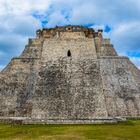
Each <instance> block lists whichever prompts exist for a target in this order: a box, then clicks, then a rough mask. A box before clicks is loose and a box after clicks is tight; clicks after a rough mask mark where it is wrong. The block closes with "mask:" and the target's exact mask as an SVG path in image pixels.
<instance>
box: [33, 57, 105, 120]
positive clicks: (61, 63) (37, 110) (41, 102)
mask: <svg viewBox="0 0 140 140" xmlns="http://www.w3.org/2000/svg"><path fill="white" fill-rule="evenodd" d="M106 116H107V111H106V107H105V100H104V95H103V91H102V82H101V77H100V71H99V64H98V63H97V61H96V60H94V59H84V60H78V61H74V60H73V59H72V58H68V57H64V58H61V59H59V60H56V61H49V62H46V65H43V66H42V67H41V69H40V72H39V76H38V82H37V85H36V91H35V97H34V99H33V110H32V117H33V118H38V119H40V118H46V119H60V120H61V119H92V118H95V117H106Z"/></svg>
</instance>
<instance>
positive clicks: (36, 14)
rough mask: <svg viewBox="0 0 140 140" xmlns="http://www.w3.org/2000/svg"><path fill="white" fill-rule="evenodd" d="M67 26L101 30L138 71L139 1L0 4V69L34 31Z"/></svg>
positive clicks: (5, 0) (2, 0) (19, 0)
mask: <svg viewBox="0 0 140 140" xmlns="http://www.w3.org/2000/svg"><path fill="white" fill-rule="evenodd" d="M67 24H76V25H78V24H80V25H85V26H90V27H94V28H103V29H104V35H105V36H107V37H110V38H111V42H112V43H113V44H114V47H115V48H116V50H117V52H118V53H119V54H120V55H125V56H128V57H129V58H130V59H131V60H132V61H133V62H134V63H135V64H136V65H137V66H138V67H139V68H140V0H0V69H2V68H3V67H4V66H5V65H6V64H7V63H8V62H9V61H10V59H11V58H12V57H15V56H19V55H20V53H21V52H22V51H23V49H24V46H25V44H27V41H28V38H29V37H34V36H35V31H36V30H37V29H39V28H43V27H54V26H56V25H67Z"/></svg>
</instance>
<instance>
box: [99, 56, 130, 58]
mask: <svg viewBox="0 0 140 140" xmlns="http://www.w3.org/2000/svg"><path fill="white" fill-rule="evenodd" d="M98 59H129V58H128V57H126V56H98Z"/></svg>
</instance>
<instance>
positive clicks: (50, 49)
mask: <svg viewBox="0 0 140 140" xmlns="http://www.w3.org/2000/svg"><path fill="white" fill-rule="evenodd" d="M68 51H70V52H71V56H72V59H73V60H76V61H77V59H85V58H92V59H97V56H96V50H95V45H94V40H93V39H88V38H80V39H60V38H58V39H47V40H45V41H44V44H43V49H42V61H44V62H45V61H53V60H57V59H59V58H63V57H68V56H67V55H68Z"/></svg>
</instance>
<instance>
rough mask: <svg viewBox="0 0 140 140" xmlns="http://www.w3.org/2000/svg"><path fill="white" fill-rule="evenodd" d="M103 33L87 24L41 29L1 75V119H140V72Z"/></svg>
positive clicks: (45, 120)
mask: <svg viewBox="0 0 140 140" xmlns="http://www.w3.org/2000/svg"><path fill="white" fill-rule="evenodd" d="M102 34H103V31H102V30H98V31H95V30H94V29H92V28H88V27H84V26H61V27H55V28H45V29H42V30H38V31H37V32H36V38H33V39H29V41H28V45H26V47H25V49H24V51H23V53H22V54H21V55H20V56H19V57H16V58H13V59H12V60H11V62H10V63H9V64H8V65H7V66H6V67H5V68H4V69H3V70H2V71H1V72H0V117H1V118H3V119H4V118H20V117H21V118H25V119H24V121H25V123H41V122H44V123H76V122H79V123H86V122H87V123H92V122H93V121H95V120H97V119H101V120H103V121H104V120H109V119H110V118H116V117H125V118H127V117H132V118H133V117H140V70H139V69H138V68H137V67H136V66H135V65H134V64H133V63H132V62H131V61H130V60H129V59H128V58H127V57H123V56H118V55H117V53H116V51H115V49H114V48H113V45H112V44H110V40H109V39H106V38H103V35H102ZM122 47H123V46H122Z"/></svg>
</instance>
